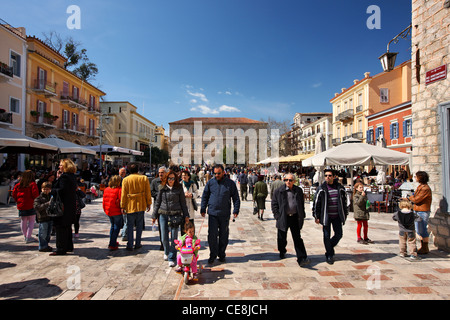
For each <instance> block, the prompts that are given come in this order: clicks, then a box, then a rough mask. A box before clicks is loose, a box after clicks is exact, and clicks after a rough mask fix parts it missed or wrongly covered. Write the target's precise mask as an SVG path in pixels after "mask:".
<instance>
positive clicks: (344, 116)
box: [335, 109, 355, 121]
mask: <svg viewBox="0 0 450 320" xmlns="http://www.w3.org/2000/svg"><path fill="white" fill-rule="evenodd" d="M354 115H355V111H353V109H348V110H345V111H344V112H341V113H339V114H338V115H337V116H336V117H335V121H345V120H350V119H353V116H354Z"/></svg>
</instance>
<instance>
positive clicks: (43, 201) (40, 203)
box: [34, 182, 53, 252]
mask: <svg viewBox="0 0 450 320" xmlns="http://www.w3.org/2000/svg"><path fill="white" fill-rule="evenodd" d="M41 190H42V193H41V194H40V195H39V196H38V197H37V198H36V199H34V209H35V210H36V217H37V222H39V233H38V238H39V252H52V250H53V248H52V247H50V246H49V245H48V243H49V242H50V236H51V233H52V226H53V221H52V219H51V218H49V217H48V216H47V209H48V206H49V205H50V198H51V196H50V192H51V191H52V184H51V183H50V182H44V183H42V189H41Z"/></svg>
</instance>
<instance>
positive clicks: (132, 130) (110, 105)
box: [100, 101, 156, 163]
mask: <svg viewBox="0 0 450 320" xmlns="http://www.w3.org/2000/svg"><path fill="white" fill-rule="evenodd" d="M100 108H101V110H102V113H103V114H104V115H105V116H104V117H103V118H104V120H103V130H105V134H104V141H103V143H104V144H110V145H114V146H117V147H124V148H128V149H133V150H138V151H142V152H144V151H145V150H146V149H147V148H149V147H150V143H152V145H153V146H155V135H156V125H155V124H154V123H153V122H151V121H150V120H148V119H147V118H145V117H144V116H142V115H140V114H139V113H138V112H137V107H136V106H134V105H132V104H131V103H130V102H128V101H114V102H101V103H100ZM122 158H123V157H122ZM123 161H124V163H126V162H129V161H132V159H131V156H130V157H128V158H124V160H123Z"/></svg>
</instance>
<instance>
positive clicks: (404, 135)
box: [403, 120, 408, 138]
mask: <svg viewBox="0 0 450 320" xmlns="http://www.w3.org/2000/svg"><path fill="white" fill-rule="evenodd" d="M407 136H408V133H407V132H406V120H405V121H403V138H404V137H407Z"/></svg>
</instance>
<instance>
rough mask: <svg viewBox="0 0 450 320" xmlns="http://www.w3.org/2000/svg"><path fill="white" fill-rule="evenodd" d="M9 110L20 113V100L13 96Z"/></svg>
mask: <svg viewBox="0 0 450 320" xmlns="http://www.w3.org/2000/svg"><path fill="white" fill-rule="evenodd" d="M9 111H10V112H14V113H20V100H19V99H16V98H13V97H11V98H10V100H9Z"/></svg>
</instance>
